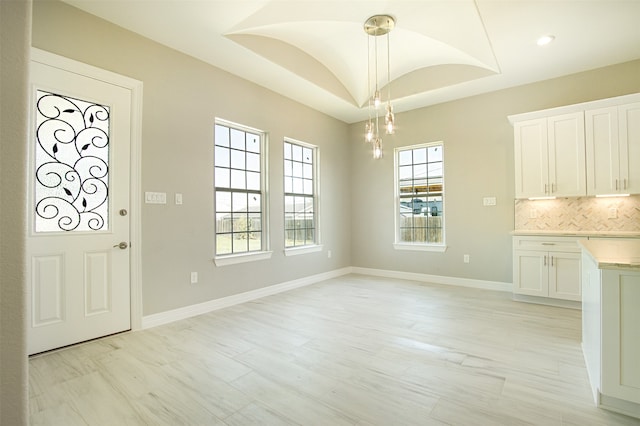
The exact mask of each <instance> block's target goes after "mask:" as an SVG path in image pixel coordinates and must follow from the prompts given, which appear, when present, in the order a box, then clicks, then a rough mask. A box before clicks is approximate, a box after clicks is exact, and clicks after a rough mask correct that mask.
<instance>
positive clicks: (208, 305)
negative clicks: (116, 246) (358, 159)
mask: <svg viewBox="0 0 640 426" xmlns="http://www.w3.org/2000/svg"><path fill="white" fill-rule="evenodd" d="M350 273H354V274H362V275H372V276H378V277H386V278H397V279H401V280H411V281H420V282H428V283H434V284H446V285H455V286H461V287H471V288H479V289H484V290H498V291H507V292H511V288H512V285H511V283H502V282H496V281H483V280H474V279H470V278H455V277H444V276H440V275H429V274H417V273H412V272H401V271H388V270H382V269H371V268H359V267H347V268H342V269H336V270H334V271H329V272H324V273H322V274H317V275H311V276H309V277H304V278H300V279H297V280H293V281H287V282H284V283H280V284H275V285H272V286H269V287H264V288H259V289H256V290H251V291H247V292H245V293H240V294H234V295H232V296H227V297H223V298H220V299H215V300H209V301H207V302H203V303H198V304H195V305H190V306H185V307H183V308H178V309H173V310H170V311H165V312H160V313H157V314H151V315H147V316H144V317H142V329H145V328H152V327H157V326H159V325H163V324H168V323H170V322H174V321H179V320H182V319H186V318H191V317H194V316H196V315H202V314H206V313H208V312H212V311H216V310H218V309H223V308H228V307H229V306H233V305H238V304H240V303H245V302H249V301H251V300H256V299H260V298H261V297H266V296H271V295H273V294H278V293H282V292H285V291H288V290H293V289H295V288H299V287H304V286H307V285H311V284H315V283H318V282H320V281H324V280H328V279H331V278H336V277H340V276H342V275H347V274H350Z"/></svg>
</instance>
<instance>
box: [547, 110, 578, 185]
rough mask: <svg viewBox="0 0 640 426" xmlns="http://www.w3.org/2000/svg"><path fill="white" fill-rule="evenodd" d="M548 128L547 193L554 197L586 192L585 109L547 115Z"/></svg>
mask: <svg viewBox="0 0 640 426" xmlns="http://www.w3.org/2000/svg"><path fill="white" fill-rule="evenodd" d="M547 129H548V146H549V188H548V194H549V195H551V196H556V197H571V196H584V195H586V194H587V181H586V175H585V170H586V169H585V142H584V113H582V112H578V113H573V114H564V115H559V116H556V117H550V118H549V119H548V120H547Z"/></svg>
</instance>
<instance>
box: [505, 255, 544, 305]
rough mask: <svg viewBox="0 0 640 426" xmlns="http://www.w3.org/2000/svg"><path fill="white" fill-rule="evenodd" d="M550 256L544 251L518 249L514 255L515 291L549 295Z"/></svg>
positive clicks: (542, 295)
mask: <svg viewBox="0 0 640 426" xmlns="http://www.w3.org/2000/svg"><path fill="white" fill-rule="evenodd" d="M548 262H549V256H548V254H547V253H546V252H542V251H529V250H516V251H515V252H514V256H513V286H514V289H513V292H514V293H518V294H526V295H529V296H540V297H547V296H548V294H549V281H548V275H549V274H548V267H547V264H548Z"/></svg>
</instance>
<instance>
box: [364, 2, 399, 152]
mask: <svg viewBox="0 0 640 426" xmlns="http://www.w3.org/2000/svg"><path fill="white" fill-rule="evenodd" d="M395 25H396V20H395V19H394V18H393V17H392V16H390V15H374V16H372V17H370V18H369V19H367V20H366V21H365V23H364V32H365V33H367V35H368V37H367V89H368V90H369V93H370V97H369V102H368V110H369V119H368V120H367V124H366V125H365V140H366V141H367V142H370V143H371V144H372V146H373V158H374V159H380V158H382V137H381V136H380V126H379V121H380V114H379V113H378V111H379V107H380V105H381V104H382V103H383V102H382V96H381V94H380V88H379V87H378V81H379V80H378V62H379V61H378V36H382V35H386V36H387V37H386V39H387V100H386V102H384V103H386V106H385V115H384V127H385V131H386V133H387V134H393V133H394V132H395V116H394V114H393V107H392V106H391V84H390V83H391V65H390V63H389V57H390V54H389V52H390V47H389V33H390V32H391V30H393V28H394V27H395ZM371 39H373V54H372V51H371ZM383 56H384V55H383ZM372 57H373V60H372ZM372 67H373V70H372ZM372 77H373V79H374V84H373V85H372V84H371V79H372Z"/></svg>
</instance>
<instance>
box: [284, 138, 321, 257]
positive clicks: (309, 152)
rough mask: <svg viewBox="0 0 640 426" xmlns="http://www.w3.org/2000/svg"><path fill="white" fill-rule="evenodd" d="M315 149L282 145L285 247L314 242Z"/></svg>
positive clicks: (295, 144) (286, 142)
mask: <svg viewBox="0 0 640 426" xmlns="http://www.w3.org/2000/svg"><path fill="white" fill-rule="evenodd" d="M314 157H315V148H313V147H310V146H305V145H302V144H298V143H293V142H288V141H285V142H284V232H285V248H289V247H298V246H305V245H312V244H315V243H316V208H315V204H316V202H315V200H316V197H315V192H316V190H315V186H316V185H315V180H314V176H315V173H314V167H315V163H314Z"/></svg>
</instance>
